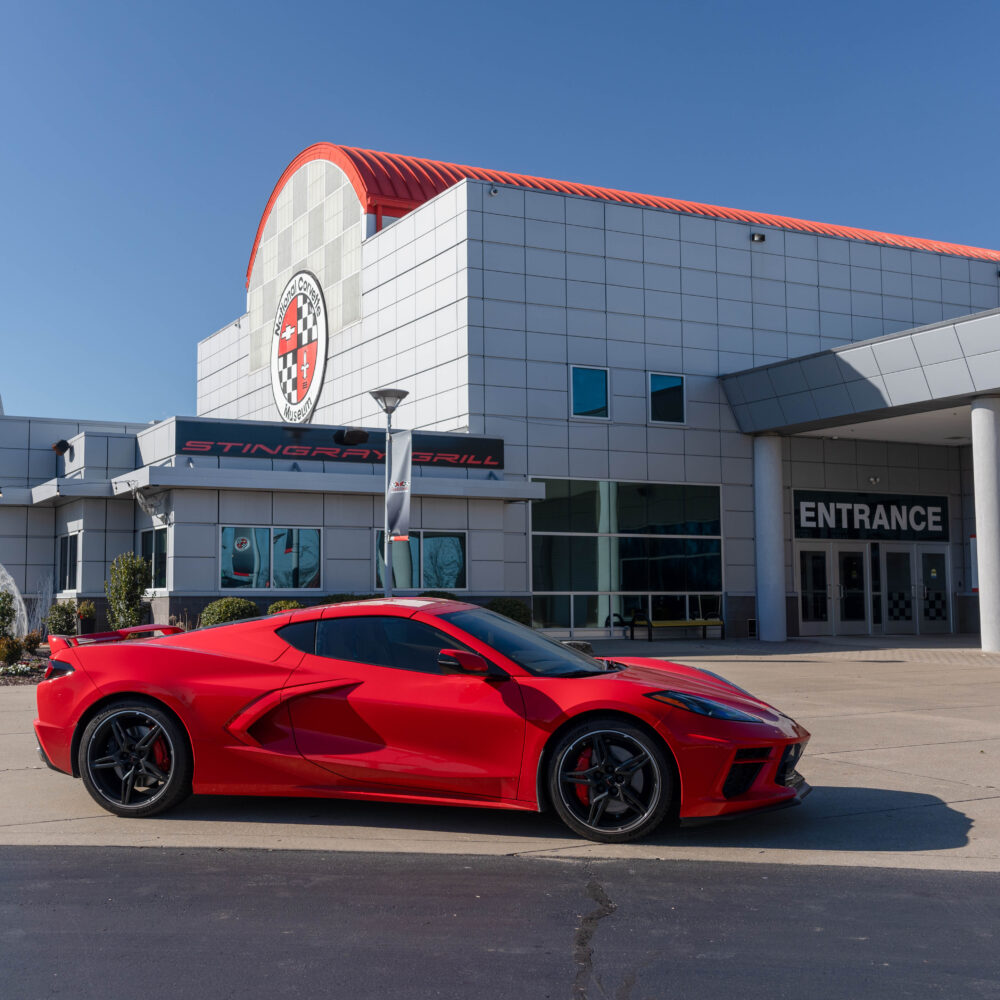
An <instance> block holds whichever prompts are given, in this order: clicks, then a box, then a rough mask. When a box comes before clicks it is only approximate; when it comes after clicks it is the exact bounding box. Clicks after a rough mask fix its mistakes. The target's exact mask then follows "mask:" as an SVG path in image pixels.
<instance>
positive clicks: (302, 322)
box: [295, 295, 319, 347]
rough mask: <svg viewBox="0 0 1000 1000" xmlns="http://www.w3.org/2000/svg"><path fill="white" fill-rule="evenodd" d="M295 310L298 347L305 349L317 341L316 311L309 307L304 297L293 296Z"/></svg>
mask: <svg viewBox="0 0 1000 1000" xmlns="http://www.w3.org/2000/svg"><path fill="white" fill-rule="evenodd" d="M295 309H296V313H297V319H298V322H297V324H296V332H297V333H298V337H299V347H305V346H306V344H311V343H312V342H313V341H314V340H318V339H319V326H318V322H317V319H316V311H315V310H314V309H313V307H312V306H311V305H309V300H308V299H307V298H306V297H305V296H304V295H296V296H295Z"/></svg>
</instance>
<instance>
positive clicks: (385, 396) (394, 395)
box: [369, 389, 409, 597]
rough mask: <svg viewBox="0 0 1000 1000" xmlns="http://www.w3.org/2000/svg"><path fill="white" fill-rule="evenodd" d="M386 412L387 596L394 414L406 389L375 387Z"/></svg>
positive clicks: (389, 587)
mask: <svg viewBox="0 0 1000 1000" xmlns="http://www.w3.org/2000/svg"><path fill="white" fill-rule="evenodd" d="M369 395H370V396H371V397H372V399H374V400H375V402H376V403H378V405H379V407H381V409H382V411H383V412H384V413H385V502H384V503H383V506H384V508H385V520H384V525H385V530H384V532H383V538H384V544H385V572H384V573H383V575H382V585H383V590H384V591H385V596H386V597H392V541H391V539H390V538H389V477H390V475H391V471H390V470H391V469H392V415H393V413H395V412H396V407H398V406H399V404H400V403H402V402H403V400H404V399H406V397H407V396H409V392H407V391H406V389H374V390H373V391H372V392H370V393H369Z"/></svg>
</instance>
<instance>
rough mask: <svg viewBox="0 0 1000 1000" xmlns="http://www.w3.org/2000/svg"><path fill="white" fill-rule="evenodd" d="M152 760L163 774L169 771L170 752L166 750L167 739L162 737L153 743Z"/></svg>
mask: <svg viewBox="0 0 1000 1000" xmlns="http://www.w3.org/2000/svg"><path fill="white" fill-rule="evenodd" d="M153 760H155V761H156V766H157V767H158V768H159V769H160V770H161V771H162V772H163V773H164V774H169V773H170V752H169V751H168V750H167V741H166V740H165V739H163V738H162V737H161V738H160V739H158V740H157V741H156V742H155V743H154V744H153Z"/></svg>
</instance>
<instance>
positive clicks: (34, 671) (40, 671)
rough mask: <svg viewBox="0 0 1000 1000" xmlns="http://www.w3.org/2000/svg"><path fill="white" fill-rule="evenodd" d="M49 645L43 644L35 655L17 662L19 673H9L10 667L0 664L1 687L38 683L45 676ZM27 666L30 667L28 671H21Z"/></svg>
mask: <svg viewBox="0 0 1000 1000" xmlns="http://www.w3.org/2000/svg"><path fill="white" fill-rule="evenodd" d="M48 655H49V647H48V646H47V645H44V644H43V645H41V646H39V647H38V651H37V652H36V653H35V655H34V656H32V657H30V658H29V659H27V660H22V661H21V662H20V663H17V664H15V666H16V667H17V668H18V671H19V672H18V673H16V674H15V673H9V672H8V671H10V669H11V668H10V667H8V666H7V665H6V664H0V687H18V686H20V685H24V684H37V683H38V682H39V681H40V680H41V679H42V678H43V677H44V676H45V668H46V666H47V665H48ZM25 667H30V668H31V669H30V671H29V672H28V673H21V672H20V671H23V670H24V668H25Z"/></svg>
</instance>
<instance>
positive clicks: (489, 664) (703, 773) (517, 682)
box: [35, 598, 809, 842]
mask: <svg viewBox="0 0 1000 1000" xmlns="http://www.w3.org/2000/svg"><path fill="white" fill-rule="evenodd" d="M153 630H157V631H160V632H163V633H166V634H164V635H162V636H159V637H156V638H147V639H138V638H135V637H133V636H131V633H132V632H146V633H149V632H151V631H153ZM126 638H131V640H132V641H128V642H122V641H121V640H122V639H126ZM50 645H51V648H52V654H51V661H50V664H49V668H48V671H47V673H46V676H45V680H43V681H42V682H41V683H40V684H39V686H38V719H37V720H36V721H35V731H36V733H37V735H38V742H39V753H40V754H41V756H42V759H43V760H44V761H45V762H46V763H47V764H49V765H50V766H51V767H54V768H55V769H57V770H59V771H64V772H66V773H67V774H73V775H74V776H78V777H81V778H82V779H83V783H84V785H85V786H86V788H87V791H88V792H90V794H91V795H92V796H93V797H94V799H95V800H96V801H97V802H98V803H99V804H100V805H102V806H103V807H104V808H105V809H108V810H109V811H110V812H113V813H116V814H117V815H119V816H151V815H153V814H155V813H158V812H162V811H163V810H165V809H168V808H170V807H171V806H173V805H176V804H177V803H178V802H180V801H181V800H182V799H184V798H185V797H186V796H187V795H188V794H190V793H191V792H195V793H201V794H207V795H294V796H324V797H332V798H353V799H380V800H391V801H398V802H421V803H437V804H442V805H464V806H486V807H491V808H501V809H523V810H542V809H545V808H546V807H548V806H552V807H553V808H554V809H555V810H556V812H557V813H558V814H559V816H560V817H561V818H562V819H563V821H564V822H565V823H566V825H567V826H569V827H570V829H572V830H574V831H575V832H576V833H578V834H580V835H582V836H584V837H588V838H590V839H591V840H598V841H605V842H617V841H627V840H634V839H635V838H637V837H641V836H643V835H644V834H648V833H650V832H651V831H652V830H653V829H655V828H656V826H657V825H658V824H659V823H660V822H661V820H663V818H664V817H665V816H666V815H667V813H668V812H669V811H671V810H673V811H674V812H675V814H678V815H679V816H680V818H681V819H682V820H694V819H709V818H716V817H722V816H729V815H732V814H738V813H746V812H751V811H754V810H760V809H764V808H773V807H777V806H786V805H794V804H796V803H798V802H799V801H800V800H801V798H802V797H803V796H804V795H805V794H806V793H807V792H808V791H809V786H808V785H807V784H806V783H805V782H804V781H803V780H802V778H801V776H800V775H799V774H798V773H797V772H796V770H795V765H796V763H797V762H798V759H799V756H800V755H801V753H802V749H803V747H804V746H805V744H806V742H807V740H808V739H809V734H808V733H807V732H806V731H805V730H804V729H803V728H802V727H801V726H799V725H798V724H797V723H795V722H793V721H792V720H791V719H789V718H788V717H787V716H785V715H782V714H781V713H780V712H778V711H776V710H775V709H773V708H771V707H770V706H769V705H767V704H765V703H764V702H762V701H760V700H759V699H757V698H754V697H753V696H752V695H750V694H748V693H747V692H746V691H743V690H742V689H741V688H738V687H736V686H735V685H734V684H731V683H729V682H728V681H726V680H724V679H723V678H721V677H718V676H716V675H715V674H712V673H709V672H707V671H704V670H699V669H697V668H695V667H687V666H681V665H679V664H675V663H665V662H663V661H661V660H650V659H635V658H631V657H630V658H628V659H626V660H596V659H593V658H592V657H590V656H587V655H585V654H584V653H581V652H578V651H577V650H574V649H570V648H568V647H567V646H565V645H563V644H561V643H558V642H555V641H553V640H551V639H548V638H546V637H545V636H542V635H540V634H539V633H537V632H533V631H532V630H531V629H528V628H525V627H524V626H522V625H518V624H516V623H515V622H512V621H510V620H509V619H507V618H502V617H500V616H499V615H495V614H492V613H491V612H488V611H484V610H483V609H481V608H478V607H476V606H474V605H471V604H464V603H459V602H456V601H442V600H425V599H416V598H400V599H395V600H370V601H359V602H352V603H347V604H336V605H327V606H321V607H314V608H308V609H305V610H302V611H293V612H286V613H283V614H278V615H272V616H270V617H267V618H258V619H252V620H250V621H243V622H236V623H233V624H229V625H219V626H216V627H214V628H206V629H200V630H198V631H194V632H186V633H185V632H180V631H179V630H178V629H174V628H171V627H170V626H146V627H145V628H140V629H134V630H129V629H123V630H121V632H112V633H106V634H104V635H102V636H95V637H88V638H87V639H76V638H69V637H52V639H51V643H50Z"/></svg>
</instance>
